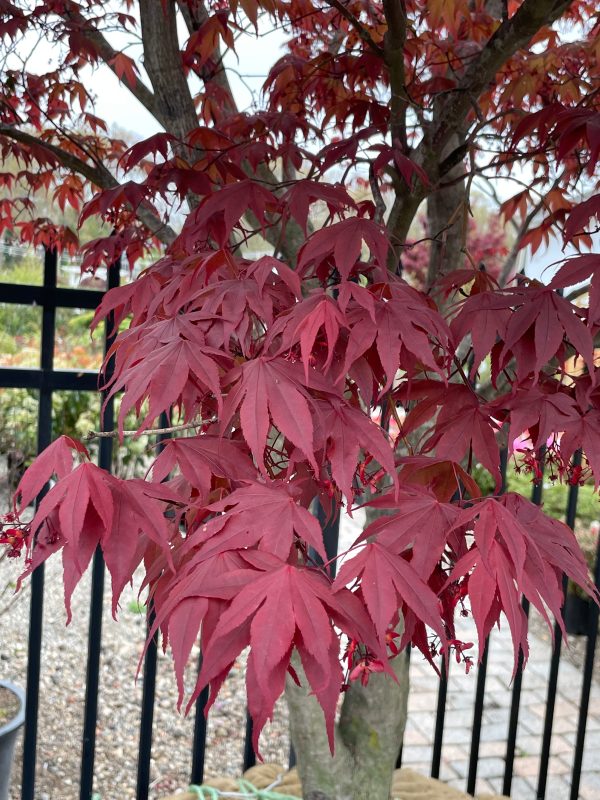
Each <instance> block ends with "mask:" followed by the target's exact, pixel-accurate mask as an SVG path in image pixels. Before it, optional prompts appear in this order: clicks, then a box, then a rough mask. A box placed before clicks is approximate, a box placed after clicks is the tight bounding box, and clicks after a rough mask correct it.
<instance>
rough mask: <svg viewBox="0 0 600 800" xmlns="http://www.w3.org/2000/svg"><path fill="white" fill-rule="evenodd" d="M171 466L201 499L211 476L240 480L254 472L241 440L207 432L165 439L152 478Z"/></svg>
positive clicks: (164, 474)
mask: <svg viewBox="0 0 600 800" xmlns="http://www.w3.org/2000/svg"><path fill="white" fill-rule="evenodd" d="M175 465H177V466H178V467H179V470H180V471H181V474H182V475H183V477H184V478H185V479H186V480H187V481H188V482H189V484H190V486H193V487H194V488H195V489H197V490H198V492H199V494H200V497H201V499H203V498H204V497H206V496H207V495H208V493H209V491H210V487H211V482H212V479H213V476H215V477H219V478H226V479H227V480H229V481H240V480H252V479H253V478H256V475H257V471H256V468H255V467H254V465H253V464H252V461H251V460H250V458H248V455H247V453H246V451H245V448H244V447H243V445H242V444H241V443H239V442H232V441H231V440H230V439H224V438H222V437H221V436H217V435H215V434H209V433H206V434H204V435H202V436H188V437H186V438H183V439H169V440H167V441H166V442H165V443H164V445H163V449H162V451H161V453H160V454H159V456H158V458H157V459H156V461H155V462H154V464H153V465H152V479H153V480H154V481H162V480H164V479H165V478H166V477H167V475H168V474H169V473H170V472H171V470H173V468H174V467H175Z"/></svg>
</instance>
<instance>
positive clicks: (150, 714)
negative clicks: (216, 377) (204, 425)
mask: <svg viewBox="0 0 600 800" xmlns="http://www.w3.org/2000/svg"><path fill="white" fill-rule="evenodd" d="M168 425H169V418H168V417H167V415H166V414H165V413H164V412H163V413H162V414H161V415H160V422H159V427H161V428H166V427H167V426H168ZM165 438H167V436H166V435H164V434H163V435H161V436H159V437H158V452H160V450H161V449H162V447H161V442H162V441H163V440H164V439H165ZM153 624H154V612H153V610H152V606H150V608H149V613H148V624H147V627H146V635H149V633H150V630H151V628H152V625H153ZM157 656H158V631H156V633H155V634H154V636H153V637H152V640H151V641H150V642H149V643H148V647H147V649H146V655H145V657H144V678H143V684H142V715H141V718H140V741H139V747H138V767H137V790H136V800H148V794H149V791H150V758H151V756H152V726H153V723H154V697H155V694H156V662H157Z"/></svg>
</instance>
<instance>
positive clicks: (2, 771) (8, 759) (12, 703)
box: [0, 681, 25, 800]
mask: <svg viewBox="0 0 600 800" xmlns="http://www.w3.org/2000/svg"><path fill="white" fill-rule="evenodd" d="M24 721H25V692H24V691H23V690H22V689H21V688H20V687H19V686H15V685H14V684H12V683H10V682H9V681H0V800H8V787H9V784H10V773H11V769H12V763H13V758H14V754H15V745H16V743H17V736H18V735H19V730H20V729H21V727H22V725H23V723H24Z"/></svg>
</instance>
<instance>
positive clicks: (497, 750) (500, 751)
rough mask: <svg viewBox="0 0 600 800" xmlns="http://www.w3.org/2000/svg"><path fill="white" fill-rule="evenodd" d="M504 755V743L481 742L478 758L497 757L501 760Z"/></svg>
mask: <svg viewBox="0 0 600 800" xmlns="http://www.w3.org/2000/svg"><path fill="white" fill-rule="evenodd" d="M505 755H506V742H481V744H480V745H479V756H480V758H488V757H489V756H498V757H499V758H503V757H504V756H505Z"/></svg>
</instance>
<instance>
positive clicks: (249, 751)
mask: <svg viewBox="0 0 600 800" xmlns="http://www.w3.org/2000/svg"><path fill="white" fill-rule="evenodd" d="M253 733H254V725H253V723H252V717H251V716H250V714H248V712H247V711H246V735H245V737H244V761H243V767H244V772H245V771H246V770H247V769H250V767H253V766H254V765H255V764H256V753H255V752H254V748H253V747H252V734H253Z"/></svg>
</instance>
